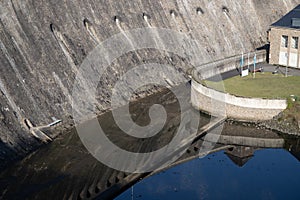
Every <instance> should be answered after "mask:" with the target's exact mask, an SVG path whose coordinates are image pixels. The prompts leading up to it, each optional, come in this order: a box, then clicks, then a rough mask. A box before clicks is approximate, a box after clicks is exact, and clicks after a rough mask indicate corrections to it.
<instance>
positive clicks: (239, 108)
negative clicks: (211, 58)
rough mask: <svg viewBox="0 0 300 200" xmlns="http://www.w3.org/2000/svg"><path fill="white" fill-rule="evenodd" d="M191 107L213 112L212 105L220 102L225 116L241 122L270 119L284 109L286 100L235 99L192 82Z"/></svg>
mask: <svg viewBox="0 0 300 200" xmlns="http://www.w3.org/2000/svg"><path fill="white" fill-rule="evenodd" d="M191 90H192V91H191V95H192V96H191V101H192V105H193V106H194V107H195V108H197V109H199V110H203V111H206V112H209V113H211V112H214V103H215V102H222V103H224V106H225V111H226V116H227V117H228V118H233V119H237V120H242V121H258V120H268V119H272V118H273V117H274V116H276V115H278V114H279V113H280V112H282V111H283V110H285V109H286V107H287V102H286V100H279V99H259V98H244V97H236V96H234V95H230V94H224V93H222V92H219V91H216V90H213V89H210V88H207V87H205V86H203V85H202V84H200V83H198V82H196V81H193V82H192V89H191Z"/></svg>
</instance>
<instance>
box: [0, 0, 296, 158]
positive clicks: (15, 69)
mask: <svg viewBox="0 0 300 200" xmlns="http://www.w3.org/2000/svg"><path fill="white" fill-rule="evenodd" d="M297 3H298V1H296V0H284V1H281V0H277V1H273V0H267V1H260V0H251V1H229V0H216V1H210V0H205V1H201V2H199V1H196V0H188V1H186V0H177V1H175V0H170V1H152V0H151V1H150V0H142V1H137V0H135V1H125V0H120V1H104V0H102V1H95V0H88V1H78V0H74V1H57V0H52V1H47V0H40V1H34V0H24V1H17V0H3V1H1V2H0V91H1V92H0V138H1V141H2V142H1V143H2V144H3V145H2V144H1V146H3V148H1V151H0V159H1V163H2V164H3V163H4V162H2V161H3V160H5V159H6V158H7V157H11V158H13V157H14V156H17V155H23V154H24V153H26V152H28V151H30V150H32V149H33V148H34V147H35V146H36V145H37V144H38V143H39V142H38V141H37V140H35V139H34V138H33V136H32V135H31V134H30V133H29V131H28V130H27V129H26V126H25V125H24V124H23V119H24V118H28V119H30V120H31V121H32V122H33V124H34V125H36V126H40V125H44V124H48V123H49V122H51V121H52V120H51V117H53V116H54V117H56V118H59V119H63V120H64V121H67V120H69V119H70V118H71V117H70V115H71V101H72V98H71V91H72V84H73V81H74V77H75V76H76V71H77V69H78V68H79V66H80V64H81V63H82V61H83V59H84V58H85V57H86V55H87V54H88V53H89V52H90V51H92V49H93V48H94V47H96V45H97V42H98V41H100V42H101V41H104V40H105V39H107V38H109V37H110V36H112V35H114V34H116V33H119V32H120V29H119V28H118V26H117V25H116V24H115V22H114V16H116V15H117V16H119V18H120V19H121V27H122V29H124V30H130V29H133V28H141V27H147V26H148V24H147V23H146V22H145V20H143V18H142V13H147V14H148V15H149V16H150V18H149V23H150V24H151V26H153V27H161V28H171V29H173V30H178V31H182V32H184V33H186V34H188V35H190V36H191V38H194V39H197V40H198V41H199V46H200V48H202V49H203V54H202V55H199V58H200V59H202V60H203V63H207V62H210V61H213V60H217V59H221V58H224V57H228V56H230V55H236V54H237V53H239V52H240V51H241V50H244V51H246V49H247V50H249V49H254V48H257V47H260V46H262V45H264V44H265V43H266V42H267V38H266V31H267V29H268V26H269V24H271V23H272V22H274V21H276V20H277V19H278V18H280V17H281V16H283V14H285V13H286V12H287V11H289V10H290V9H292V8H293V7H295V5H296V4H297ZM224 6H225V7H226V8H227V9H223V8H222V7H224ZM197 7H201V8H202V10H203V11H204V12H203V13H199V14H198V13H197V12H196V9H197ZM170 10H174V13H175V14H174V17H172V15H170ZM87 21H88V22H89V23H88V25H87ZM84 22H85V23H84ZM87 27H89V28H87ZM167 56H168V54H166V53H164V52H162V51H157V50H150V49H146V50H140V51H138V52H137V53H128V54H126V55H124V56H123V57H121V58H120V59H118V60H116V62H115V63H114V64H113V65H112V66H111V69H110V70H109V71H108V72H107V73H106V76H104V77H103V79H102V82H101V83H100V84H101V87H99V91H98V94H99V96H98V105H97V106H98V107H99V110H100V111H101V110H105V109H109V108H110V94H111V86H112V85H114V83H115V81H116V79H117V77H119V76H120V75H121V74H122V73H124V72H125V71H126V70H128V68H130V67H132V66H136V65H138V64H141V63H149V62H156V63H163V64H171V65H173V66H174V67H175V68H177V69H178V70H179V71H184V70H181V69H180V68H182V69H187V68H188V66H189V62H188V60H184V59H181V58H179V57H177V56H176V55H172V54H171V55H170V56H171V57H172V59H166V57H167ZM2 149H3V150H2ZM11 151H13V152H14V153H13V154H11V153H10V152H11ZM8 154H9V156H8Z"/></svg>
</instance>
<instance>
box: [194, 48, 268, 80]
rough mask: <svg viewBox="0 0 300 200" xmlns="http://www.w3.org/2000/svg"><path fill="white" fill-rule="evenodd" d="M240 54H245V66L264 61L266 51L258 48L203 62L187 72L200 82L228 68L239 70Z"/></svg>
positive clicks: (228, 69)
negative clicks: (257, 49)
mask: <svg viewBox="0 0 300 200" xmlns="http://www.w3.org/2000/svg"><path fill="white" fill-rule="evenodd" d="M242 56H245V57H244V62H243V63H244V64H243V66H247V65H248V64H249V65H253V64H254V62H255V63H261V62H266V58H267V51H266V50H259V51H254V52H249V53H245V54H243V55H242V54H239V55H234V56H230V57H227V58H223V59H220V60H216V61H213V62H209V63H204V64H202V65H201V66H196V67H195V68H192V69H190V70H189V71H188V73H189V74H190V75H191V76H192V78H193V80H195V81H197V82H199V83H201V81H202V80H203V79H208V78H211V77H213V76H215V75H219V74H222V73H224V72H228V71H230V70H234V69H237V70H239V68H240V66H241V59H242ZM248 56H249V59H248ZM254 57H256V59H254Z"/></svg>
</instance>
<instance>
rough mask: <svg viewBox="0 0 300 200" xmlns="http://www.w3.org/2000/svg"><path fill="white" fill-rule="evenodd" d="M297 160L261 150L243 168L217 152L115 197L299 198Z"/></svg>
mask: <svg viewBox="0 0 300 200" xmlns="http://www.w3.org/2000/svg"><path fill="white" fill-rule="evenodd" d="M299 170H300V163H299V162H298V161H297V160H296V159H295V158H294V157H293V156H292V155H291V154H289V152H287V151H286V150H284V149H260V150H258V151H255V153H254V156H253V157H252V158H251V160H250V161H248V162H247V163H246V164H245V165H244V166H243V167H239V166H238V165H235V163H233V162H232V161H231V159H230V158H229V157H228V156H227V155H226V154H225V153H224V151H219V152H217V153H214V154H210V155H208V156H207V157H205V158H203V159H194V160H193V161H190V162H187V163H184V164H182V165H178V166H176V167H174V168H172V169H170V170H167V171H164V172H162V173H159V174H157V175H154V176H152V177H149V178H147V179H144V180H143V181H141V182H139V183H138V184H136V185H135V186H134V187H133V189H134V190H133V191H134V192H133V198H132V196H131V195H132V193H131V190H128V191H126V192H124V193H123V194H122V195H120V196H119V197H118V198H116V200H129V199H139V200H153V199H155V200H164V199H189V200H199V199H295V200H296V199H300V194H299V186H300V173H299Z"/></svg>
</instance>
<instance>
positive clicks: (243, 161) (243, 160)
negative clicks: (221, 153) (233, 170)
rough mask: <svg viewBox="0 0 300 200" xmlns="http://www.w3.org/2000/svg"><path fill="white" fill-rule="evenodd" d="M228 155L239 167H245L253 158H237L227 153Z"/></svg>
mask: <svg viewBox="0 0 300 200" xmlns="http://www.w3.org/2000/svg"><path fill="white" fill-rule="evenodd" d="M226 155H227V156H228V157H229V158H230V160H231V161H232V162H233V163H234V164H236V165H237V166H239V167H243V166H244V165H245V164H246V163H247V162H248V161H249V160H250V159H251V158H252V157H253V156H248V157H243V158H241V157H237V156H234V155H231V154H228V153H226Z"/></svg>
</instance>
